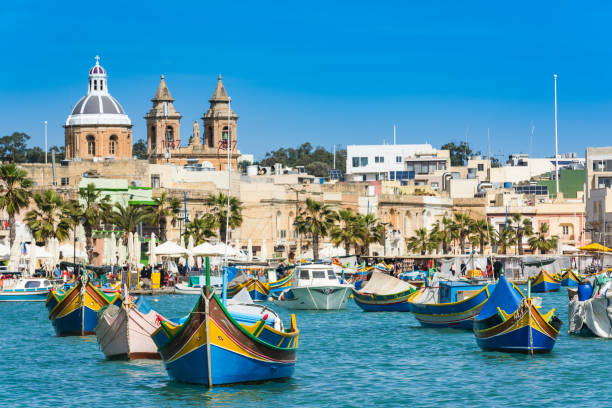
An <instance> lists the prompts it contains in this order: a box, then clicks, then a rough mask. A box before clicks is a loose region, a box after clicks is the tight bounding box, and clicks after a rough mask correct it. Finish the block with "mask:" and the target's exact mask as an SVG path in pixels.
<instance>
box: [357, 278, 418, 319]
mask: <svg viewBox="0 0 612 408" xmlns="http://www.w3.org/2000/svg"><path fill="white" fill-rule="evenodd" d="M415 290H416V288H415V287H414V286H413V285H411V284H410V283H408V282H405V281H403V280H401V279H397V278H395V277H393V276H391V275H387V274H385V273H381V272H373V273H372V277H371V278H370V280H369V281H367V283H366V284H365V285H364V286H363V287H362V288H361V289H360V290H354V289H353V300H355V303H357V306H359V307H360V308H362V309H363V310H365V311H366V312H409V311H410V304H409V303H408V298H409V297H410V295H411V294H412V293H414V292H415Z"/></svg>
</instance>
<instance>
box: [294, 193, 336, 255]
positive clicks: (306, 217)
mask: <svg viewBox="0 0 612 408" xmlns="http://www.w3.org/2000/svg"><path fill="white" fill-rule="evenodd" d="M335 220H336V217H335V215H334V212H333V211H332V209H331V208H330V206H329V205H327V204H323V203H321V202H319V201H315V200H312V199H310V198H307V199H306V207H305V208H304V209H302V210H301V211H300V213H299V214H298V216H297V217H296V221H295V222H296V224H297V225H298V226H299V229H300V231H305V232H307V233H309V234H311V235H312V255H313V258H314V260H317V259H319V239H320V238H322V237H326V236H327V235H328V234H329V231H330V230H331V229H332V228H333V226H334V223H335Z"/></svg>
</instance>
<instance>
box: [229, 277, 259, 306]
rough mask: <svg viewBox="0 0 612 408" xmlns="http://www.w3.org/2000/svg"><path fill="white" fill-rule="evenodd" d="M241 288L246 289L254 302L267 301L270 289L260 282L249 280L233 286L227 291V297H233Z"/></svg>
mask: <svg viewBox="0 0 612 408" xmlns="http://www.w3.org/2000/svg"><path fill="white" fill-rule="evenodd" d="M243 288H246V289H247V291H248V292H249V295H250V296H251V299H253V301H254V302H265V301H266V300H268V295H269V293H270V289H269V288H268V286H267V284H265V283H263V282H260V281H259V280H257V279H249V280H248V281H246V282H243V283H240V284H238V285H234V286H232V287H231V288H229V289H228V291H227V294H228V297H233V296H234V295H236V294H237V293H238V292H240V291H241V290H242V289H243Z"/></svg>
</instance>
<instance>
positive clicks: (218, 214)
mask: <svg viewBox="0 0 612 408" xmlns="http://www.w3.org/2000/svg"><path fill="white" fill-rule="evenodd" d="M227 204H228V203H227V195H226V194H224V193H222V192H219V193H218V194H211V195H209V196H208V198H206V205H207V206H208V211H209V214H210V215H211V216H212V219H213V220H214V222H215V224H214V225H215V226H216V227H217V228H219V239H220V240H221V241H222V242H225V237H226V235H227V229H226V228H227V227H226V224H227V221H226V218H227V208H228V205H227ZM229 208H230V212H229V227H230V228H237V227H239V226H240V225H242V203H241V202H240V200H238V198H237V197H230V199H229Z"/></svg>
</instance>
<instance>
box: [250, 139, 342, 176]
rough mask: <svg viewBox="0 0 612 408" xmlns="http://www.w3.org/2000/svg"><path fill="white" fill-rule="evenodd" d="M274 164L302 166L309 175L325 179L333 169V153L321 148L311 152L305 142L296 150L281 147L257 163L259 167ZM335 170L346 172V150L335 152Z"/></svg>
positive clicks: (308, 144)
mask: <svg viewBox="0 0 612 408" xmlns="http://www.w3.org/2000/svg"><path fill="white" fill-rule="evenodd" d="M332 150H333V149H332ZM275 163H281V164H282V165H283V166H287V167H295V166H304V167H307V171H308V173H309V174H313V175H315V176H318V177H326V176H327V170H328V169H331V168H332V167H333V164H334V153H333V152H330V151H328V150H327V149H325V148H324V147H321V146H319V147H317V148H316V149H314V150H313V148H312V145H311V144H310V143H308V142H306V143H303V144H302V145H301V146H299V147H297V148H291V147H289V148H285V147H282V148H280V149H278V150H273V151H270V152H268V153H266V155H265V157H264V158H263V159H262V160H261V161H260V162H259V164H260V165H261V166H266V167H272V166H274V164H275ZM336 168H337V169H338V170H340V172H341V173H342V174H344V173H345V172H346V149H337V150H336Z"/></svg>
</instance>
